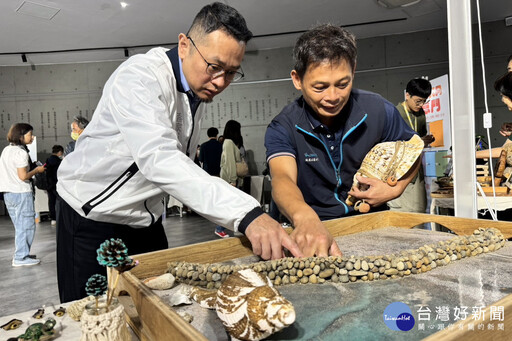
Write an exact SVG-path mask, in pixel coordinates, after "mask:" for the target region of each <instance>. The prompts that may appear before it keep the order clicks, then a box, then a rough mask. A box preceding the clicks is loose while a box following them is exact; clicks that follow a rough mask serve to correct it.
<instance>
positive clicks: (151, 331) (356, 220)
mask: <svg viewBox="0 0 512 341" xmlns="http://www.w3.org/2000/svg"><path fill="white" fill-rule="evenodd" d="M429 222H434V223H437V224H440V225H443V226H445V227H446V228H448V229H450V230H451V231H453V232H454V233H456V234H457V235H470V234H472V233H473V231H474V230H475V229H476V228H479V227H495V228H498V229H500V230H501V232H502V233H503V235H504V236H505V238H511V237H512V223H509V222H499V221H492V220H480V219H467V218H455V217H449V216H439V215H429V214H416V213H401V212H391V211H385V212H378V213H370V214H365V215H358V216H353V217H347V218H341V219H334V220H330V221H326V222H324V224H325V225H326V226H327V228H328V229H329V231H330V232H331V234H332V235H333V236H335V237H337V236H342V235H348V234H353V233H358V232H364V231H368V230H375V229H379V228H383V227H399V228H405V229H409V228H412V227H414V226H417V225H420V224H423V223H429ZM290 231H291V230H290ZM251 255H252V251H251V245H250V243H249V241H248V240H247V239H246V238H245V237H240V238H227V239H222V240H215V241H210V242H205V243H199V244H193V245H187V246H182V247H177V248H173V249H167V250H162V251H157V252H151V253H146V254H141V255H136V256H134V258H135V259H138V260H139V262H140V264H139V265H138V266H137V267H135V268H134V269H132V270H131V271H129V272H125V273H123V274H121V277H120V279H119V283H118V286H117V289H116V295H119V299H120V301H121V302H122V303H123V305H124V306H125V308H126V313H127V320H128V323H129V324H130V326H131V327H132V329H133V330H134V331H135V333H136V334H137V336H138V337H139V338H140V339H141V340H149V341H158V340H206V338H205V337H204V336H203V335H202V334H201V333H200V332H199V331H197V330H196V329H195V328H194V327H192V326H191V325H190V324H188V323H187V322H185V321H184V320H183V319H182V318H181V317H180V316H179V315H178V314H176V313H175V312H174V310H173V309H172V308H171V307H170V306H168V305H167V304H165V303H163V302H162V301H161V299H160V298H159V297H158V296H157V295H156V294H155V293H153V291H152V290H151V289H149V288H148V287H147V286H146V285H144V284H143V283H142V281H141V279H144V278H147V277H150V276H156V275H161V274H162V273H164V272H165V271H166V269H167V263H168V262H170V261H174V260H180V261H187V262H198V263H218V262H223V261H227V260H231V259H235V258H240V257H246V256H251ZM113 276H117V274H114V273H110V274H109V277H110V278H112V277H113ZM127 295H129V296H127ZM494 305H497V306H503V307H504V319H505V320H504V321H503V323H504V324H505V326H506V328H505V331H504V332H502V333H500V337H501V336H503V340H511V339H512V295H508V296H506V297H505V298H503V299H502V300H500V301H498V302H495V303H494ZM489 308H490V307H487V308H486V310H489ZM485 316H486V320H488V319H489V316H490V314H489V312H488V311H487V312H486V314H485ZM469 320H470V318H468V319H466V320H464V321H459V322H458V323H457V324H456V325H458V324H467V323H469V322H470V321H469ZM487 322H488V321H485V323H487ZM490 332H492V331H488V330H474V331H473V330H469V329H468V328H453V329H452V330H448V329H445V330H442V331H440V332H437V333H435V334H433V335H431V336H430V337H427V338H426V339H425V340H460V339H464V340H466V341H468V340H478V341H480V340H482V339H483V340H485V339H491V337H492V339H493V340H497V338H495V337H494V336H490V335H488V334H487V333H490Z"/></svg>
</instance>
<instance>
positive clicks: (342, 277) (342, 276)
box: [340, 275, 349, 283]
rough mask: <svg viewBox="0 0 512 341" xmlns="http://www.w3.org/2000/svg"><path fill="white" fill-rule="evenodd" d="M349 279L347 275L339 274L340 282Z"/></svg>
mask: <svg viewBox="0 0 512 341" xmlns="http://www.w3.org/2000/svg"><path fill="white" fill-rule="evenodd" d="M348 281H349V279H348V275H341V276H340V282H341V283H348Z"/></svg>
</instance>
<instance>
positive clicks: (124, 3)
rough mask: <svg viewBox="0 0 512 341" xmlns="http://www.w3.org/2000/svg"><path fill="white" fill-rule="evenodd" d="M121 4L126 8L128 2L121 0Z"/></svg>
mask: <svg viewBox="0 0 512 341" xmlns="http://www.w3.org/2000/svg"><path fill="white" fill-rule="evenodd" d="M120 4H121V7H122V8H126V6H128V4H127V3H126V2H124V1H121V2H120Z"/></svg>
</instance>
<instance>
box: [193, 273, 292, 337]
mask: <svg viewBox="0 0 512 341" xmlns="http://www.w3.org/2000/svg"><path fill="white" fill-rule="evenodd" d="M191 296H192V298H194V300H196V301H197V302H198V303H199V304H201V306H204V307H208V308H214V309H216V311H217V316H218V317H219V318H220V320H221V321H222V324H223V325H224V327H225V328H226V330H227V332H228V333H229V334H230V335H231V337H233V338H236V339H239V340H261V339H264V338H266V337H268V336H270V335H271V334H273V333H275V332H277V331H279V330H281V329H283V328H285V327H288V326H289V325H291V324H292V323H293V322H295V309H294V308H293V305H292V304H291V303H290V302H289V301H288V300H286V299H285V298H284V297H283V296H281V294H280V293H279V292H278V291H277V290H276V289H275V288H274V287H273V286H272V282H271V281H270V279H269V278H268V277H266V276H264V275H261V274H258V273H257V272H255V271H254V270H252V269H244V270H239V271H236V272H234V273H233V274H231V275H230V276H229V277H227V278H226V280H225V281H224V283H223V284H222V285H221V286H220V288H219V290H217V291H216V292H215V291H208V290H204V289H200V288H197V287H194V288H192V292H191Z"/></svg>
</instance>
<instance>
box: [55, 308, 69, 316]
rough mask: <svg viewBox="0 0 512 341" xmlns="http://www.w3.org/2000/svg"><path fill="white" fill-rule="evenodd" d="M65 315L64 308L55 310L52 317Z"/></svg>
mask: <svg viewBox="0 0 512 341" xmlns="http://www.w3.org/2000/svg"><path fill="white" fill-rule="evenodd" d="M65 313H66V308H64V307H60V308H59V309H57V310H55V311H54V312H53V315H55V316H57V317H62V316H64V314H65Z"/></svg>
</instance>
